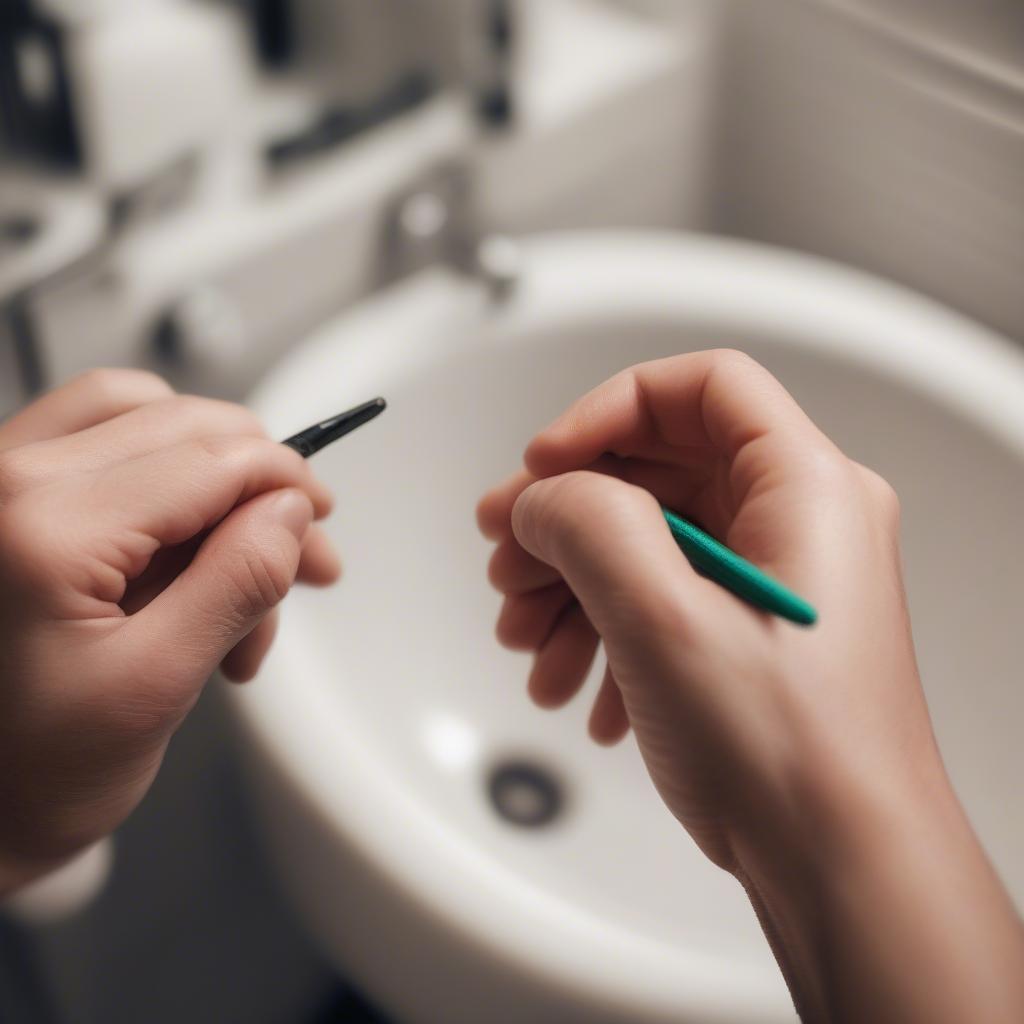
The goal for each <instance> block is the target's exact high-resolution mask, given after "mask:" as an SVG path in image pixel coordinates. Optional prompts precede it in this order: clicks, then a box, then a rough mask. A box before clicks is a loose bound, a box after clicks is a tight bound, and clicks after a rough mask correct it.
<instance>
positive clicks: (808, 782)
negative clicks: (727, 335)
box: [0, 352, 1024, 1024]
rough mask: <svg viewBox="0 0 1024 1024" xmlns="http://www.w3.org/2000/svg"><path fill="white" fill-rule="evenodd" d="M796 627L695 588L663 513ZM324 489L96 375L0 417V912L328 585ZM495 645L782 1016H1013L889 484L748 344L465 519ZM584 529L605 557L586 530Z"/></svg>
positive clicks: (611, 402)
mask: <svg viewBox="0 0 1024 1024" xmlns="http://www.w3.org/2000/svg"><path fill="white" fill-rule="evenodd" d="M659 501H661V502H663V503H665V504H667V505H670V506H672V507H674V508H677V509H678V510H679V511H680V512H682V513H684V514H686V515H688V516H690V517H692V518H694V519H696V520H698V521H699V522H701V523H702V524H703V525H704V526H705V527H707V528H708V529H709V530H711V532H712V533H714V534H715V535H716V536H718V537H720V538H722V539H723V540H725V541H726V542H727V543H728V544H729V545H730V546H732V547H733V548H735V549H736V550H737V551H739V552H740V553H741V554H743V555H745V556H746V557H747V558H749V559H751V560H752V561H754V562H756V563H757V564H759V565H761V566H763V567H764V568H765V569H767V570H768V571H769V572H771V573H772V574H774V575H776V576H777V577H778V578H779V579H781V580H782V581H783V582H785V583H787V584H788V585H789V586H791V587H792V588H793V589H795V590H796V591H797V592H798V593H801V594H803V595H805V596H806V597H807V598H808V599H809V600H811V601H812V603H813V604H814V605H815V606H816V607H817V608H818V611H819V613H820V616H821V619H820V623H819V625H818V626H817V627H815V628H814V629H813V630H801V629H799V628H798V627H795V626H792V625H791V624H788V623H785V622H781V621H780V620H778V619H774V618H771V617H769V616H766V615H763V614H761V613H759V612H756V611H754V610H752V609H751V608H749V607H748V606H746V605H744V604H743V603H741V602H739V601H738V600H736V599H735V598H733V597H732V596H731V595H729V594H728V593H726V592H725V591H723V590H722V589H721V588H719V587H717V586H715V585H714V584H712V583H710V582H708V581H706V580H704V579H702V578H701V577H699V576H697V575H696V574H695V573H694V572H693V571H692V570H691V569H690V567H689V564H688V563H687V562H686V560H685V558H684V557H683V556H682V555H681V554H680V552H679V551H678V549H677V548H676V546H675V544H674V543H673V542H672V540H671V538H670V536H669V534H668V531H667V530H666V528H665V526H664V523H663V521H662V519H661V515H660V511H659V507H658V502H659ZM330 504H331V499H330V496H329V494H328V493H327V492H326V490H325V489H324V488H323V486H322V485H321V484H319V483H318V482H317V481H316V480H315V479H314V477H313V476H312V475H311V472H310V469H309V466H308V464H307V463H306V462H304V461H303V460H302V459H301V458H299V457H298V456H297V455H296V454H295V453H294V452H292V451H290V450H289V449H287V448H285V447H284V446H282V445H279V444H276V443H274V442H273V441H270V440H269V439H267V438H266V437H265V436H264V434H263V431H262V429H261V427H260V426H259V424H258V423H257V422H256V421H255V420H254V419H253V418H252V416H251V415H250V414H249V413H247V412H245V411H244V410H242V409H239V408H238V407H236V406H231V405H226V404H224V403H219V402H211V401H207V400H204V399H196V398H188V397H180V396H175V395H174V394H173V393H172V392H171V391H170V389H169V388H168V387H167V386H166V385H165V384H164V383H163V382H162V381H160V380H159V379H158V378H155V377H152V376H150V375H148V374H141V373H136V372H131V371H103V372H100V373H93V374H89V375H86V376H85V377H82V378H79V379H78V380H76V381H73V382H72V383H71V384H69V385H67V386H66V387H64V388H61V389H59V390H57V391H55V392H53V393H51V394H50V395H47V396H45V397H44V398H42V399H40V400H39V401H38V402H36V403H34V404H33V405H31V406H29V407H28V408H27V409H26V410H25V411H24V412H22V413H21V414H20V415H19V416H17V417H15V418H14V419H12V420H10V421H9V422H7V423H5V424H4V425H3V426H2V427H0V680H2V684H3V685H2V686H0V895H2V894H3V893H6V892H10V891H12V890H13V889H14V888H16V887H17V886H19V885H21V884H23V883H25V882H26V881H28V880H30V879H32V878H35V877H37V876H39V875H41V874H44V873H46V872H47V871H49V870H51V869H52V868H54V867H56V866H58V865H59V864H61V863H62V862H63V861H65V860H66V859H67V858H68V857H70V856H71V855H73V854H74V853H75V852H77V851H78V850H81V849H83V848H84V847H86V846H87V845H89V844H90V843H92V842H93V841H95V840H96V839H98V838H100V837H101V836H104V835H106V834H108V833H109V832H110V831H111V830H112V829H114V828H115V827H116V826H117V825H118V824H119V823H120V822H121V821H122V820H123V819H124V818H125V817H126V816H127V815H128V814H129V813H130V812H131V811H132V809H133V808H134V807H135V806H136V805H137V803H138V802H139V800H140V799H141V798H142V796H143V795H144V794H145V792H146V790H147V789H148V787H149V785H150V783H151V781H152V779H153V777H154V775H155V773H156V771H157V769H158V768H159V765H160V762H161V759H162V757H163V753H164V750H165V749H166V746H167V743H168V741H169V739H170V737H171V736H172V735H173V733H174V731H175V729H176V728H177V726H178V725H179V724H180V723H181V721H182V719H183V718H184V717H185V715H186V714H187V713H188V711H189V709H190V708H191V707H192V706H193V704H194V703H195V701H196V699H197V697H198V695H199V693H200V691H201V689H202V687H203V685H204V684H205V682H206V680H207V679H208V677H209V676H210V674H211V673H212V672H213V671H214V669H216V668H217V666H218V665H219V666H220V667H221V668H222V669H223V671H224V672H225V674H226V675H228V676H229V677H230V678H233V679H236V680H244V679H247V678H250V677H251V676H252V675H254V674H255V672H256V670H257V668H258V666H259V664H260V661H261V660H262V658H263V656H264V654H265V653H266V651H267V649H268V646H269V644H270V642H271V640H272V637H273V628H274V626H273V623H274V619H273V608H274V607H275V605H276V604H277V603H278V602H279V601H280V600H281V599H282V598H283V597H284V595H285V594H286V592H287V591H288V589H289V588H290V587H291V585H292V584H293V583H294V582H295V581H296V580H299V581H304V582H308V583H314V584H326V583H330V582H333V581H334V580H335V579H336V578H337V576H338V574H339V565H338V561H337V558H336V556H335V554H334V552H333V551H332V550H331V547H330V545H329V544H328V542H327V541H326V539H325V537H324V535H323V534H322V533H321V532H320V531H319V529H318V528H317V527H316V526H315V525H314V520H315V519H317V518H320V517H322V516H324V515H326V514H327V512H328V511H329V509H330ZM478 514H479V521H480V525H481V528H482V529H483V531H484V533H485V534H486V535H487V536H488V537H490V538H492V539H493V540H494V541H495V543H496V549H495V553H494V557H493V559H492V562H491V567H490V572H491V579H492V581H493V582H494V584H495V585H496V586H497V587H498V588H499V590H501V591H502V593H503V594H504V595H505V601H504V607H503V610H502V613H501V617H500V620H499V623H498V635H499V638H500V639H501V640H502V642H504V643H505V644H507V645H508V646H510V647H513V648H516V649H524V650H533V651H535V652H536V658H535V662H534V668H533V671H532V673H531V676H530V680H529V690H530V693H531V695H532V697H533V698H534V700H536V701H537V702H538V703H540V704H542V705H544V706H548V707H557V706H560V705H562V704H564V703H565V702H566V701H568V700H570V699H571V698H572V697H573V696H574V694H575V693H576V692H577V690H578V689H579V687H580V686H581V685H582V682H583V679H584V677H585V675H586V672H587V669H588V668H589V665H590V663H591V661H592V659H593V657H594V654H595V651H596V648H597V646H598V643H599V642H602V643H603V644H604V647H605V651H606V653H607V657H608V664H609V670H608V673H607V675H606V678H605V680H604V683H603V685H602V687H601V690H600V693H599V695H598V697H597V699H596V702H595V704H594V707H593V711H592V714H591V720H590V729H591V733H592V734H593V736H594V738H595V739H596V740H597V741H599V742H601V743H613V742H616V741H617V740H619V739H621V738H622V737H623V736H624V735H625V734H626V732H627V731H628V730H629V729H630V728H632V730H633V731H634V733H635V735H636V739H637V742H638V743H639V746H640V750H641V752H642V754H643V757H644V760H645V762H646V764H647V767H648V769H649V771H650V774H651V777H652V779H653V780H654V783H655V785H656V786H657V788H658V791H659V792H660V793H661V795H662V797H663V799H664V801H665V803H666V805H667V806H668V807H669V809H670V810H671V811H672V813H673V814H674V815H675V816H676V817H677V818H678V819H679V820H680V822H682V824H683V825H684V826H685V827H686V828H687V830H688V831H689V832H690V834H691V835H692V836H693V838H694V840H695V841H696V842H697V843H698V844H699V846H700V848H701V849H702V850H703V851H704V852H705V853H706V854H707V855H708V857H710V858H711V859H712V860H713V861H714V862H715V863H716V864H718V865H719V866H721V867H722V868H724V869H725V870H727V871H730V872H731V873H732V874H734V875H735V876H736V878H737V879H738V880H739V882H740V883H741V884H742V885H743V886H744V888H745V889H746V891H747V893H748V894H749V896H750V899H751V902H752V904H753V906H754V909H755V911H756V912H757V914H758V917H759V919H760V921H761V923H762V925H763V927H764V929H765V933H766V935H767V937H768V940H769V942H770V943H771V945H772V948H773V949H774V951H775V953H776V955H777V957H778V959H779V963H780V966H781V968H782V970H783V973H784V974H785V977H786V979H787V981H788V983H789V985H790V988H791V991H792V992H793V996H794V1001H795V1003H796V1005H797V1008H798V1010H799V1012H800V1013H801V1015H802V1016H803V1018H804V1019H805V1020H807V1021H826V1020H828V1021H846V1020H849V1021H864V1020H871V1021H877V1022H887V1021H892V1022H897V1021H898V1022H901V1024H906V1022H909V1024H915V1022H917V1021H921V1022H926V1021H927V1022H929V1024H943V1022H947V1021H948V1022H954V1021H956V1022H960V1021H964V1020H984V1021H986V1022H1002V1021H1006V1022H1011V1021H1013V1022H1016V1021H1020V1020H1024V929H1022V927H1021V922H1020V920H1019V918H1018V917H1017V915H1016V913H1015V911H1014V908H1013V906H1012V904H1011V902H1010V900H1009V898H1008V897H1007V895H1006V893H1005V891H1004V889H1003V887H1002V886H1001V884H1000V882H999V880H998V878H997V877H996V875H995V873H994V872H993V870H992V868H991V866H990V865H989V863H988V861H987V859H986V857H985V854H984V852H983V851H982V849H981V847H980V846H979V845H978V843H977V840H976V839H975V837H974V835H973V833H972V832H971V829H970V826H969V824H968V822H967V819H966V817H965V816H964V814H963V811H962V809H961V808H960V805H959V804H958V802H957V800H956V797H955V795H954V793H953V790H952V787H951V786H950V784H949V781H948V779H947V777H946V773H945V770H944V768H943V765H942V762H941V759H940V757H939V754H938V750H937V748H936V745H935V740H934V737H933V734H932V729H931V724H930V722H929V719H928V713H927V708H926V706H925V702H924V698H923V696H922V691H921V685H920V680H919V677H918V672H917V666H916V663H915V658H914V649H913V642H912V638H911V633H910V626H909V619H908V615H907V609H906V601H905V598H904V594H903V586H902V578H901V568H900V557H899V543H898V536H899V516H898V504H897V502H896V499H895V496H894V494H893V493H892V490H891V488H889V487H888V485H887V484H885V482H884V481H882V480H881V479H880V478H878V477H877V476H876V475H875V474H873V473H871V472H870V471H869V470H867V469H865V468H864V467H862V466H859V465H857V464H856V463H854V462H852V461H851V460H849V459H847V458H846V457H845V456H844V455H843V454H842V453H841V452H840V451H839V450H838V449H837V448H836V447H835V446H834V445H833V444H832V443H831V442H830V441H829V440H828V439H827V438H826V437H824V436H823V435H822V434H821V433H820V432H819V431H818V430H817V429H816V428H815V426H814V425H813V424H812V423H811V422H810V421H809V420H808V419H807V417H806V416H805V415H804V414H803V412H802V411H801V410H800V409H799V407H798V406H797V405H796V404H795V403H794V402H793V400H792V399H791V398H790V397H789V395H787V394H786V392H785V391H784V390H783V389H782V387H781V386H780V385H779V384H778V382H776V381H775V380H774V379H773V378H772V377H771V376H770V375H769V374H767V373H766V371H764V370H763V369H762V368H761V367H759V366H757V365H756V364H755V363H753V362H752V361H751V360H749V359H748V358H747V357H745V356H742V355H740V354H738V353H733V352H705V353H697V354H693V355H686V356H680V357H677V358H674V359H669V360H663V361H660V362H657V363H651V364H646V365H644V366H640V367H635V368H633V369H632V370H629V371H626V372H625V373H623V374H620V375H619V376H617V377H615V378H613V379H612V380H610V381H608V382H607V383H606V384H604V385H602V386H601V387H600V388H598V389H596V390H595V391H594V392H592V393H591V394H589V395H587V396H585V397H584V398H583V399H581V400H580V401H579V402H578V403H576V405H574V406H573V407H572V408H571V409H570V410H569V411H568V412H566V413H565V414H564V415H563V416H562V417H561V418H560V419H559V420H558V421H556V423H554V424H553V425H552V426H551V427H549V428H548V429H547V430H546V431H544V432H543V433H542V434H541V435H540V436H538V437H537V438H536V439H535V440H534V442H533V443H532V444H531V445H530V447H529V449H528V450H527V452H526V457H525V469H524V470H523V471H521V472H520V473H518V474H516V475H515V476H514V477H513V478H512V479H510V480H509V481H507V482H506V483H504V484H502V485H500V486H499V487H497V488H495V490H493V491H492V492H491V493H490V494H489V495H487V496H486V497H485V498H484V499H483V501H482V502H481V503H480V507H479V510H478ZM609 538H614V543H612V542H610V540H609Z"/></svg>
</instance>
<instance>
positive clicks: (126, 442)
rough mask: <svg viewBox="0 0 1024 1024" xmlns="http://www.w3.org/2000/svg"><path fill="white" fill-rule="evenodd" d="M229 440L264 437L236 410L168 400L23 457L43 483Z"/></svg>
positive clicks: (191, 399)
mask: <svg viewBox="0 0 1024 1024" xmlns="http://www.w3.org/2000/svg"><path fill="white" fill-rule="evenodd" d="M230 435H238V436H242V437H259V438H265V437H266V434H265V433H264V431H263V427H262V425H261V424H260V421H259V420H258V419H257V418H256V416H255V415H254V414H253V413H252V412H250V411H249V410H248V409H245V408H244V407H242V406H240V405H236V404H234V403H233V402H220V401H217V400H215V399H212V398H199V397H197V396H195V395H173V396H172V397H169V398H160V399H157V400H155V401H152V402H148V403H146V404H145V405H140V406H138V407H137V408H134V409H131V410H129V411H126V412H122V413H120V414H119V415H117V416H113V417H111V418H109V419H106V420H104V421H103V422H102V423H97V424H96V425H95V426H92V427H88V428H87V429H84V430H80V431H78V432H77V433H75V434H71V435H69V436H67V437H59V438H53V439H51V440H49V441H46V442H44V443H41V444H35V445H33V446H32V448H31V449H30V451H27V452H26V453H25V455H26V458H28V457H29V456H31V459H32V462H33V465H34V467H35V472H36V476H37V477H38V478H39V479H41V480H45V479H48V478H51V477H55V476H59V475H61V474H63V473H66V472H67V470H68V467H74V469H75V470H76V471H81V472H94V471H96V470H99V469H102V468H104V467H107V466H112V465H115V464H117V463H120V462H125V461H127V460H128V459H133V458H138V457H139V456H140V455H146V454H149V453H150V452H155V451H159V450H160V449H161V448H169V447H172V446H173V445H177V444H182V443H184V442H185V441H190V440H196V439H200V438H204V437H220V436H224V437H226V436H230Z"/></svg>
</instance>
